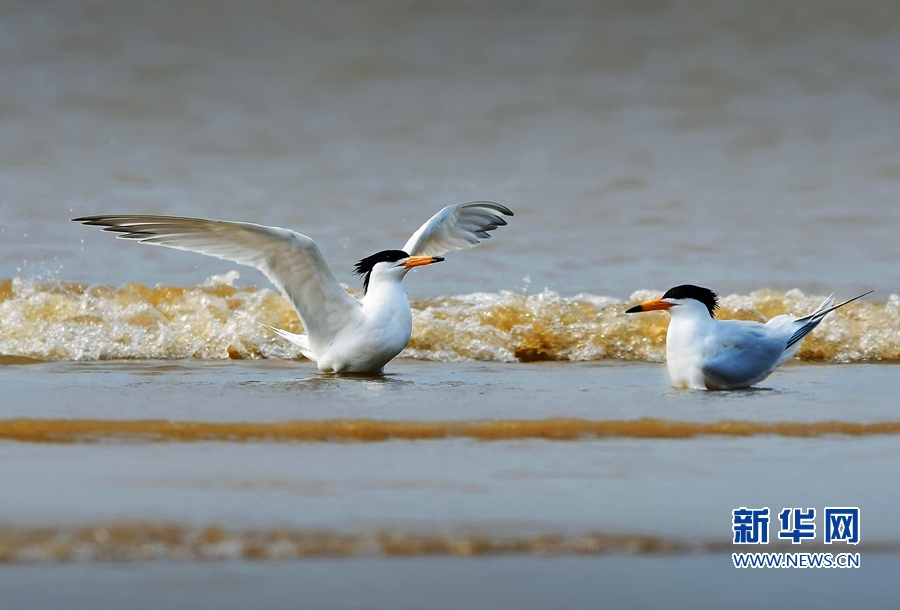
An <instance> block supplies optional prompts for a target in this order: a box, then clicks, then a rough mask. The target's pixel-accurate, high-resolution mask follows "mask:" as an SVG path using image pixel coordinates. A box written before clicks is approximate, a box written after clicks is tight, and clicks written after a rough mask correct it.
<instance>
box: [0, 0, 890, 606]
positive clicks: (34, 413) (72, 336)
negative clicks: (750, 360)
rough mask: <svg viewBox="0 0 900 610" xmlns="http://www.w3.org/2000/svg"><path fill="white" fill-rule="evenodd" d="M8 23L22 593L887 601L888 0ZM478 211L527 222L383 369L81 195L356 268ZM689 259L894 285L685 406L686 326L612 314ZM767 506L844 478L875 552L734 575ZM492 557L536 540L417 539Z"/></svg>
mask: <svg viewBox="0 0 900 610" xmlns="http://www.w3.org/2000/svg"><path fill="white" fill-rule="evenodd" d="M0 33H2V36H0V39H2V41H3V43H2V46H3V53H2V54H0V55H2V58H0V80H2V82H3V83H4V87H3V91H2V92H0V387H2V390H3V396H2V400H0V438H2V439H3V440H0V488H2V489H3V501H2V502H0V561H3V562H6V565H2V566H0V588H2V589H3V590H4V593H5V595H4V600H0V605H2V604H3V603H4V601H5V600H12V603H13V604H14V605H16V604H18V605H22V604H26V605H28V604H31V605H33V604H34V603H39V602H40V601H41V600H46V604H44V605H48V606H53V607H64V606H66V605H68V606H70V607H92V608H96V607H103V603H105V604H107V606H109V607H129V604H131V606H133V607H140V602H139V601H136V598H135V596H134V595H132V594H131V592H132V591H146V592H148V597H147V598H146V599H152V600H154V601H160V603H155V604H148V605H156V606H159V605H172V604H173V603H174V604H175V605H179V604H180V605H188V602H190V603H189V605H191V606H192V607H202V604H203V603H206V602H204V601H203V599H207V598H206V597H205V596H206V595H207V594H209V593H210V592H213V591H216V592H218V591H220V592H222V593H221V597H220V598H216V602H215V603H214V604H213V603H212V602H210V605H216V606H217V607H223V606H225V605H227V604H228V603H231V604H232V605H235V606H247V605H248V603H246V602H247V598H246V597H242V595H247V594H248V593H246V592H252V593H253V596H254V597H252V599H253V601H258V600H259V599H266V600H267V601H269V602H271V603H270V604H269V605H270V606H273V607H274V606H277V605H278V604H281V605H284V606H286V607H294V606H296V604H295V603H292V602H294V601H295V600H297V599H300V600H306V601H309V602H310V603H311V604H313V605H316V604H318V605H326V604H325V603H319V602H325V601H327V602H329V603H330V605H332V606H334V607H369V606H373V605H382V606H390V607H401V606H400V605H399V603H398V602H399V601H403V600H398V599H397V598H398V597H399V596H398V595H396V592H397V591H398V590H399V589H401V588H402V589H404V592H405V593H406V594H407V595H406V596H405V597H404V600H405V601H406V602H408V605H409V606H410V607H423V606H435V605H436V604H435V603H432V602H434V601H435V600H436V599H440V600H446V604H447V605H451V606H453V605H455V606H466V607H477V606H478V604H479V603H481V604H482V606H484V607H488V606H516V607H546V606H553V607H596V605H597V600H598V599H600V600H604V601H606V602H608V605H610V606H630V607H634V606H642V605H644V606H648V607H660V605H670V606H674V607H695V608H696V607H704V606H703V602H706V604H707V605H708V606H712V607H723V606H731V607H738V604H739V603H743V602H744V600H745V599H746V600H748V604H749V603H753V604H755V605H759V604H760V603H761V604H762V605H765V606H767V607H778V606H779V605H781V606H794V607H796V606H798V605H802V604H804V603H807V602H809V601H814V602H815V603H816V604H817V605H818V606H820V607H829V606H828V604H831V605H832V606H834V607H837V606H841V607H843V606H846V605H847V604H850V605H853V603H858V604H861V605H867V606H870V607H891V606H890V604H891V601H892V600H891V596H890V593H891V592H890V591H886V590H885V583H886V582H890V579H889V578H888V576H887V575H889V574H891V573H893V572H892V570H893V571H894V572H895V571H896V570H895V569H894V564H895V563H896V559H897V556H898V554H897V545H898V544H900V531H898V529H897V526H896V520H895V519H894V512H895V507H896V503H897V499H898V488H897V485H896V483H895V473H896V470H897V467H898V465H900V443H898V438H900V435H898V434H897V431H896V429H897V425H898V422H900V402H898V400H897V396H898V391H900V381H898V380H900V376H898V374H897V368H896V363H897V362H898V361H900V326H898V323H897V319H898V314H900V297H898V296H897V295H898V294H900V267H898V265H897V261H898V260H900V241H898V240H897V239H896V235H897V234H898V232H900V206H898V205H897V190H898V184H900V149H898V147H897V144H896V143H897V142H898V141H900V5H898V4H897V3H896V2H890V1H887V0H873V1H864V2H854V3H852V4H850V3H846V2H843V1H842V0H833V1H832V0H829V1H827V2H823V1H820V0H802V1H797V2H791V3H777V2H764V3H744V2H738V1H736V0H735V1H726V2H716V3H703V2H698V3H692V2H656V1H642V2H616V1H610V2H565V3H520V2H509V3H505V2H500V3H481V2H466V1H463V2H452V3H448V2H412V3H409V2H403V1H400V2H378V3H371V2H364V1H359V2H354V1H349V0H347V1H342V2H303V3H295V2H280V1H276V2H266V3H255V2H251V3H246V2H231V1H226V2H215V3H206V2H202V1H201V2H192V3H187V4H186V3H180V2H171V1H169V0H161V1H158V2H154V3H152V4H146V3H145V4H138V3H116V2H111V1H110V2H106V1H94V0H91V1H85V2H61V1H54V0H44V1H36V2H5V3H3V4H2V6H0ZM478 199H487V200H495V201H499V202H501V203H503V204H505V205H508V206H509V207H510V208H512V209H513V210H514V211H515V214H516V215H515V217H514V218H512V219H510V224H509V226H507V227H502V228H501V229H499V230H498V231H496V232H495V233H494V234H493V236H492V237H491V239H490V240H489V241H488V242H487V243H485V244H483V245H481V246H479V248H477V249H474V250H471V251H466V252H458V253H451V254H450V255H449V256H448V257H447V261H446V262H445V263H443V264H441V265H436V266H433V267H429V268H428V269H421V270H417V271H415V272H413V273H411V274H410V276H409V277H408V278H407V280H406V283H405V285H406V288H407V290H408V292H409V295H410V299H411V302H412V305H413V314H414V332H413V339H412V341H411V343H410V346H409V348H408V349H407V350H406V352H404V354H403V355H402V356H403V357H401V358H399V359H397V360H395V361H394V362H392V363H390V364H389V365H388V368H387V372H388V375H387V376H385V377H384V378H353V377H334V376H322V375H319V374H318V373H317V372H316V370H315V367H314V365H313V364H312V363H310V362H308V361H306V360H303V359H302V358H300V357H299V354H298V353H297V352H296V351H294V349H293V347H292V346H290V345H285V343H284V342H282V341H280V340H279V339H278V338H277V337H273V336H272V335H271V334H269V333H268V332H266V331H264V330H263V329H262V328H260V327H259V326H258V324H259V323H261V322H262V323H267V324H272V325H276V326H280V327H283V328H287V329H289V330H293V331H295V332H296V331H299V330H300V326H299V322H298V320H297V319H296V316H295V314H294V313H293V312H292V311H291V309H290V307H289V305H288V304H287V303H286V302H285V301H284V300H283V299H282V298H281V297H279V296H278V295H277V293H276V292H275V291H274V290H273V289H272V287H271V286H270V285H269V284H268V283H267V282H266V280H265V279H264V278H263V277H262V275H261V274H259V273H258V272H256V271H254V270H252V269H249V268H239V269H236V267H235V265H232V264H230V263H226V262H222V261H218V260H215V259H211V258H208V257H202V256H199V255H192V254H190V253H183V252H173V251H167V250H164V249H160V248H150V247H145V246H140V245H138V244H131V243H124V242H122V241H117V240H115V239H112V237H111V236H110V235H107V234H103V233H101V232H99V231H96V230H93V229H90V228H86V227H82V226H80V225H76V224H74V223H71V222H68V221H69V219H70V218H74V217H77V216H84V215H89V214H98V213H118V212H123V213H159V214H176V215H186V216H200V217H210V218H222V219H233V220H251V221H255V222H260V223H264V224H271V225H276V226H285V227H289V228H291V229H295V230H297V231H300V232H303V233H305V234H308V235H310V236H311V237H313V238H314V239H316V240H317V242H318V243H319V244H320V245H321V247H322V250H323V252H324V254H325V256H326V258H327V260H328V261H329V263H330V264H332V267H333V269H334V271H335V275H336V277H337V278H338V279H339V280H340V281H342V282H345V283H346V285H347V286H348V289H349V290H350V291H351V292H352V293H353V294H357V295H358V294H359V284H358V281H357V280H356V279H355V278H353V277H352V276H351V274H350V270H351V268H352V265H353V263H354V262H355V261H356V260H358V259H360V258H362V257H364V256H366V255H368V254H371V253H372V252H374V251H377V250H381V249H385V248H396V247H398V246H399V245H400V244H402V243H404V242H405V240H406V239H407V237H408V236H409V235H410V234H411V233H412V232H413V231H414V230H415V229H416V228H417V227H418V226H419V225H420V224H421V223H422V222H424V221H425V220H426V219H427V218H428V217H429V216H430V215H431V214H433V213H434V212H436V211H437V210H438V209H440V208H441V207H442V206H444V205H447V204H451V203H458V202H461V201H467V200H478ZM687 282H690V283H696V284H700V285H704V286H709V287H711V288H713V289H715V290H716V291H717V292H719V293H720V294H721V295H722V296H723V297H724V298H723V311H722V316H723V317H736V318H742V319H754V320H765V319H768V318H770V317H772V316H774V315H778V314H780V313H793V314H798V315H799V314H804V313H808V312H809V311H812V310H813V309H814V308H815V307H816V306H817V305H818V304H819V302H821V300H822V299H823V298H825V296H827V295H828V294H831V293H834V294H835V296H836V298H838V299H839V300H840V299H844V298H849V297H852V296H855V295H856V294H860V293H862V292H864V291H866V290H869V289H872V288H875V289H877V292H876V293H875V294H874V295H872V296H870V297H866V299H864V300H862V301H860V302H857V303H854V304H852V305H850V306H848V307H847V308H845V309H843V310H841V311H838V312H836V313H834V314H832V315H831V316H829V318H828V319H827V320H826V321H825V322H823V323H822V325H821V326H820V327H818V328H817V329H816V330H815V331H814V332H813V333H812V334H811V335H810V336H809V337H808V338H807V339H806V340H805V342H804V344H803V347H802V349H801V351H800V353H799V359H797V360H795V361H793V362H791V363H789V364H788V365H786V366H785V367H783V368H782V369H781V370H779V371H777V372H776V373H775V374H774V375H773V376H772V377H770V378H769V379H767V380H766V381H765V382H764V383H762V384H761V387H760V388H759V389H756V390H753V391H746V392H734V393H698V392H679V391H673V390H671V389H670V388H669V381H668V378H667V375H666V372H665V367H664V365H663V364H662V362H663V360H664V353H665V352H664V335H665V328H666V323H667V318H666V316H665V314H646V315H641V316H626V315H624V314H623V310H624V309H626V308H627V306H628V305H630V304H632V303H634V302H636V301H639V300H643V299H646V298H649V297H652V296H656V295H659V294H660V293H661V291H664V290H665V289H667V288H669V287H671V286H674V285H677V284H682V283H687ZM74 420H78V421H77V422H76V421H74ZM404 439H405V440H404ZM548 439H555V440H548ZM764 505H767V506H773V507H779V508H780V507H782V506H804V507H807V506H816V507H819V508H821V507H824V506H836V505H837V506H841V505H849V506H859V507H860V510H861V515H862V517H861V519H862V521H863V525H862V530H861V531H862V536H863V544H864V545H865V544H868V545H870V546H868V547H866V548H864V549H862V553H863V555H864V556H863V565H864V567H863V568H861V569H860V570H854V571H842V572H843V573H842V574H841V575H838V576H837V577H833V576H832V575H830V574H828V573H822V572H821V571H818V573H814V572H816V571H777V570H773V571H769V572H768V573H763V571H761V570H754V571H746V572H745V571H739V570H735V569H734V568H732V567H730V563H729V558H728V557H727V555H726V554H722V553H720V551H721V550H722V549H723V548H724V549H726V550H727V549H730V548H731V545H730V536H731V529H730V524H729V515H730V511H731V510H732V509H733V508H736V507H738V506H764ZM773 510H777V508H776V509H773ZM173 532H174V533H173ZM323 532H324V534H323ZM317 536H318V537H317ZM323 536H324V538H323ZM329 536H330V537H329ZM261 540H264V541H267V542H266V543H265V544H262V543H261V542H260V541H261ZM323 540H324V542H323ZM122 541H127V543H125V542H122ZM142 541H143V542H142ZM198 541H200V542H198ZM316 541H318V542H316ZM385 541H387V542H385ZM120 543H121V544H120ZM201 543H202V544H201ZM316 544H320V547H316V546H315V545H316ZM116 545H119V546H116ZM142 545H143V546H142ZM167 545H168V546H167ZM203 545H206V546H203ZM291 545H293V546H291ZM304 545H306V546H304ZM310 545H311V546H310ZM321 545H324V546H321ZM329 545H332V546H329ZM723 545H724V546H723ZM879 545H881V546H879ZM304 548H306V549H308V548H313V549H315V548H319V549H320V551H317V552H316V553H311V556H315V557H321V556H322V555H328V554H329V551H328V549H332V550H333V549H334V548H338V549H340V548H349V549H350V551H348V552H347V553H344V555H345V556H353V557H356V556H357V555H362V556H365V558H363V559H353V560H348V561H347V562H346V563H341V562H332V563H329V562H328V561H325V560H321V559H310V560H305V561H299V562H298V561H289V560H290V559H296V558H297V557H300V556H302V555H303V553H302V552H301V551H302V549H304ZM148 549H149V550H148ZM185 549H187V550H185ZM298 549H300V550H298ZM322 549H324V551H322ZM392 549H393V550H392ZM398 549H399V550H400V551H403V552H413V554H415V555H416V557H415V558H413V559H410V560H408V562H407V563H396V561H397V560H395V559H387V558H385V556H391V555H392V554H393V553H394V551H397V550H398ZM478 549H482V550H484V549H486V551H485V553H486V554H494V553H500V554H503V553H512V554H518V555H520V556H519V557H503V558H496V557H494V558H488V559H486V560H484V559H472V558H470V559H465V560H459V562H458V563H453V562H454V561H455V559H449V558H448V559H424V558H423V557H422V555H427V554H429V553H431V554H458V555H467V554H469V555H472V554H478V552H476V551H477V550H478ZM876 550H877V553H876ZM279 553H280V554H279ZM317 553H318V554H317ZM542 553H556V554H562V555H574V554H580V553H592V554H604V553H611V556H609V557H591V558H575V557H563V558H557V559H555V560H552V561H551V560H545V559H544V558H539V557H526V556H525V555H534V554H538V555H540V554H542ZM622 553H625V554H627V553H640V554H642V555H641V556H640V557H624V556H622ZM694 553H697V554H699V555H693V554H694ZM337 554H341V553H339V552H338V553H337ZM260 557H265V558H270V559H272V558H278V557H281V558H283V560H284V561H283V562H282V563H275V564H270V563H262V564H253V563H250V562H247V561H243V559H252V558H260ZM173 558H174V559H182V560H185V561H189V562H192V563H177V564H169V563H166V562H165V561H160V562H159V563H152V562H143V563H141V564H139V566H140V567H138V568H134V567H133V566H130V565H115V562H122V561H132V560H137V559H144V560H150V559H157V560H166V559H173ZM210 558H227V559H241V561H235V562H229V563H227V564H220V565H218V566H215V567H210V566H208V565H203V564H200V563H198V562H199V561H201V560H204V559H210ZM28 561H32V562H37V563H38V564H39V565H36V566H21V565H18V564H19V563H21V562H28ZM78 561H83V562H85V563H84V564H83V565H74V566H73V565H68V566H59V565H57V563H58V562H78ZM446 561H449V562H450V563H444V562H446ZM104 562H114V563H113V564H112V565H111V564H109V563H104ZM51 564H52V565H51ZM398 566H400V567H398ZM144 570H146V571H144ZM801 572H803V573H801ZM410 573H418V574H419V575H420V576H421V578H422V579H423V580H422V581H421V582H422V583H426V584H423V586H422V589H421V590H418V589H416V588H415V587H414V586H413V585H412V584H410V583H411V582H418V581H416V579H415V578H412V579H411V580H410V579H408V578H407V579H406V580H404V579H403V576H407V575H408V574H410ZM448 574H449V575H450V576H447V580H446V581H445V580H444V579H443V577H444V576H445V575H448ZM523 575H524V576H523ZM296 578H300V579H301V580H302V579H306V580H302V582H304V583H305V585H304V589H303V591H302V592H301V593H299V594H298V592H297V584H296V582H295V579H296ZM345 578H346V579H349V580H345ZM604 579H605V580H604ZM51 582H52V583H54V586H47V585H46V583H51ZM345 582H351V583H352V586H351V587H350V588H349V589H348V588H346V587H344V586H343V585H344V583H345ZM445 582H447V583H451V585H452V586H445V587H444V589H441V591H445V592H446V593H447V595H448V596H446V597H432V596H430V595H431V594H430V593H428V591H430V590H432V589H431V588H433V587H440V586H441V583H445ZM560 582H564V583H568V584H567V587H566V588H565V592H564V593H562V594H557V595H551V596H547V595H543V594H542V593H541V591H552V592H553V593H558V591H559V588H558V587H559V583H560ZM36 583H40V584H36ZM117 583H119V584H117ZM120 583H127V587H126V588H123V587H125V586H124V585H122V584H120ZM260 583H262V584H260ZM472 583H475V585H477V586H474V585H472ZM529 583H536V584H534V586H533V587H532V586H531V585H530V584H529ZM598 583H599V584H598ZM685 583H692V584H691V585H690V586H686V585H685ZM601 585H602V586H601ZM529 587H531V588H529ZM738 590H739V591H749V590H752V591H754V592H755V593H754V594H753V595H752V596H748V595H741V596H738V597H740V599H736V597H735V595H734V591H738ZM8 591H13V593H8ZM94 591H102V592H103V593H104V594H105V595H100V596H98V595H95V594H94V593H93V592H94ZM372 591H375V592H377V594H374V595H370V594H369V593H370V592H372ZM470 591H474V592H475V593H479V594H480V595H475V594H473V595H472V596H469V595H468V592H470ZM690 591H701V592H702V593H703V595H701V596H699V597H698V596H696V595H693V596H692V595H691V593H690ZM848 591H852V592H854V595H856V597H853V596H850V595H849V594H848V593H847V592H848ZM57 592H61V593H59V594H58V595H57ZM242 592H243V593H242ZM504 592H505V593H504ZM519 592H522V594H521V595H519V596H518V597H517V596H516V595H513V594H514V593H515V594H518V593H519ZM149 593H154V594H156V595H157V597H156V598H154V597H153V596H152V595H149ZM392 593H393V594H392ZM166 595H169V597H166ZM604 595H605V597H604ZM765 595H769V597H767V598H763V597H760V596H765ZM7 596H11V597H7ZM159 596H162V597H159ZM163 597H165V599H163ZM476 597H477V598H478V599H476ZM173 600H174V601H173ZM20 601H21V603H20ZM26 602H27V603H26ZM220 602H221V603H220ZM249 605H252V604H249Z"/></svg>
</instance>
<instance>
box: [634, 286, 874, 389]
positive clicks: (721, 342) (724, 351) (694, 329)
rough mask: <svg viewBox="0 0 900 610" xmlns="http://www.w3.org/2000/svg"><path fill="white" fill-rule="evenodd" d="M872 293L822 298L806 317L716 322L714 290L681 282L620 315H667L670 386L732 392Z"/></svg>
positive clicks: (761, 375) (756, 378)
mask: <svg viewBox="0 0 900 610" xmlns="http://www.w3.org/2000/svg"><path fill="white" fill-rule="evenodd" d="M872 292H873V291H869V292H867V293H865V294H861V295H859V296H858V297H854V298H852V299H850V300H849V301H844V302H843V303H841V304H840V305H835V304H834V299H833V298H832V297H828V298H827V299H825V301H824V302H823V303H822V304H821V305H819V307H818V309H816V310H815V311H814V312H812V313H811V314H810V315H808V316H806V317H803V318H795V317H794V316H791V315H786V314H785V315H780V316H775V317H774V318H772V319H771V320H769V321H768V322H766V323H765V324H761V323H759V322H751V321H745V320H716V318H715V312H716V308H718V306H719V298H718V296H716V293H714V292H713V291H712V290H710V289H708V288H701V287H699V286H692V285H690V284H685V285H683V286H676V287H675V288H672V289H670V290H669V291H668V292H666V293H665V294H664V295H663V296H661V297H660V298H658V299H654V300H652V301H647V302H646V303H641V304H640V305H637V306H635V307H632V308H631V309H629V310H628V311H626V312H625V313H638V312H641V311H654V310H664V311H668V312H669V314H670V315H671V316H672V321H671V322H670V323H669V331H668V333H667V334H666V365H667V366H668V368H669V376H670V377H671V378H672V383H673V384H674V385H675V386H676V387H679V388H685V387H688V388H692V389H695V390H736V389H740V388H748V387H750V386H752V385H753V384H755V383H759V382H760V381H762V380H763V379H765V378H766V377H768V376H769V375H771V374H772V372H773V371H774V370H775V369H777V368H778V367H779V366H781V365H782V364H784V363H785V362H787V361H788V360H790V359H791V358H792V357H793V356H794V354H796V353H797V350H798V349H800V344H801V343H802V342H803V338H804V337H805V336H806V335H807V334H809V332H810V331H811V330H812V329H814V328H815V327H816V326H818V325H819V322H821V321H822V320H823V319H824V318H825V316H826V315H828V314H829V313H830V312H832V311H834V310H835V309H837V308H838V307H843V306H844V305H846V304H847V303H851V302H853V301H855V300H856V299H859V298H861V297H864V296H866V295H867V294H871V293H872Z"/></svg>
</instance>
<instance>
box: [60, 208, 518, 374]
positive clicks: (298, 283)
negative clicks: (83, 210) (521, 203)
mask: <svg viewBox="0 0 900 610" xmlns="http://www.w3.org/2000/svg"><path fill="white" fill-rule="evenodd" d="M500 214H502V215H504V216H512V215H513V213H512V212H511V211H510V210H509V209H508V208H507V207H505V206H503V205H500V204H499V203H492V202H490V201H472V202H469V203H461V204H458V205H450V206H447V207H445V208H444V209H442V210H441V211H440V212H438V213H437V214H435V215H434V216H432V217H431V219H429V220H428V222H426V223H425V224H424V225H422V226H421V227H419V230H418V231H416V232H415V233H414V234H413V236H412V237H410V238H409V241H407V242H406V245H405V246H403V249H402V250H383V251H381V252H377V253H375V254H373V255H371V256H368V257H366V258H364V259H362V260H361V261H359V262H358V263H357V264H356V269H355V273H357V274H359V275H362V276H363V277H364V279H363V286H364V287H365V295H364V296H363V298H362V299H355V298H353V297H352V296H350V295H349V294H347V292H346V291H345V290H344V289H343V288H342V287H341V285H340V284H339V283H338V281H337V280H336V279H335V277H334V274H332V272H331V269H329V268H328V264H327V263H326V262H325V259H324V258H323V256H322V252H321V251H320V250H319V247H318V246H317V245H316V243H315V242H314V241H313V240H312V239H310V238H309V237H307V236H305V235H301V234H300V233H295V232H294V231H290V230H288V229H280V228H278V227H266V226H263V225H258V224H252V223H246V222H226V221H222V220H203V219H199V218H177V217H171V216H145V215H119V216H113V215H109V216H105V215H104V216H85V217H82V218H75V219H73V221H74V222H80V223H82V224H85V225H91V226H97V227H103V230H104V231H112V232H115V233H121V235H118V237H120V238H123V239H133V240H135V241H138V242H139V243H143V244H150V245H153V246H165V247H167V248H175V249H178V250H188V251H191V252H199V253H200V254H207V255H209V256H215V257H218V258H222V259H225V260H229V261H234V262H236V263H240V264H243V265H250V266H251V267H256V268H257V269H259V270H260V271H262V272H263V273H264V274H266V277H268V278H269V280H271V281H272V283H273V284H275V285H276V286H277V287H278V289H279V290H281V292H282V293H283V294H284V296H286V297H287V298H288V300H289V301H290V302H291V305H292V306H293V308H294V311H296V312H297V315H298V316H300V321H301V322H302V323H303V329H304V330H305V331H306V334H305V335H297V334H294V333H290V332H288V331H286V330H281V329H277V328H272V327H271V326H267V328H269V329H270V330H272V331H273V332H275V333H276V334H278V335H279V336H281V337H283V338H284V339H287V340H288V341H290V342H291V343H294V344H296V345H298V346H299V347H300V350H301V352H302V353H303V355H304V356H306V357H307V358H309V359H310V360H313V361H315V362H316V364H318V366H319V370H320V371H322V372H324V373H381V372H382V370H383V368H384V365H385V364H387V363H388V362H390V361H391V360H392V359H393V358H394V356H396V355H397V354H399V353H400V352H401V351H402V350H403V349H404V348H405V347H406V346H407V344H408V343H409V338H410V336H411V334H412V313H411V312H410V309H409V301H408V300H407V298H406V292H405V291H404V290H403V286H402V285H401V281H402V280H403V278H404V277H405V276H406V274H407V273H408V272H409V270H410V269H412V268H413V267H418V266H421V265H430V264H432V263H439V262H441V261H443V260H444V259H443V258H441V256H440V255H442V254H445V253H447V252H450V251H452V250H461V249H463V248H471V247H472V246H475V245H478V244H479V243H481V240H482V239H487V238H488V237H490V235H489V234H488V232H489V231H493V230H494V229H496V228H497V227H501V226H504V225H505V224H506V221H505V220H504V219H503V217H502V216H500Z"/></svg>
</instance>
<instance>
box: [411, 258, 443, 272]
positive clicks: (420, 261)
mask: <svg viewBox="0 0 900 610" xmlns="http://www.w3.org/2000/svg"><path fill="white" fill-rule="evenodd" d="M443 260H444V257H443V256H410V257H409V258H408V259H406V262H405V263H403V266H404V267H406V268H407V269H412V268H413V267H421V266H422V265H430V264H431V263H439V262H441V261H443Z"/></svg>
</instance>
